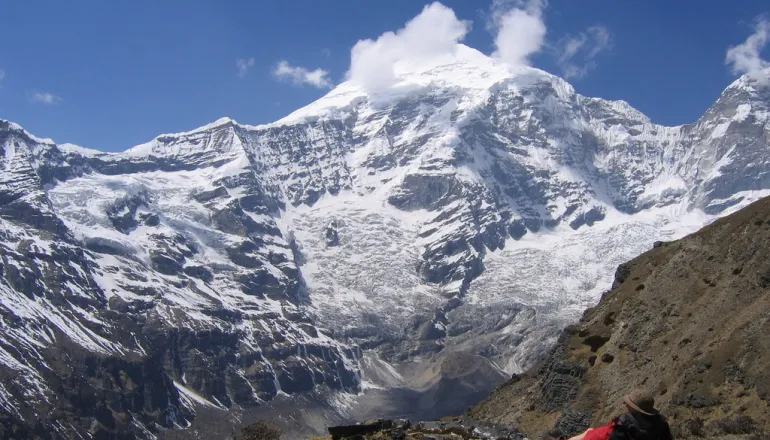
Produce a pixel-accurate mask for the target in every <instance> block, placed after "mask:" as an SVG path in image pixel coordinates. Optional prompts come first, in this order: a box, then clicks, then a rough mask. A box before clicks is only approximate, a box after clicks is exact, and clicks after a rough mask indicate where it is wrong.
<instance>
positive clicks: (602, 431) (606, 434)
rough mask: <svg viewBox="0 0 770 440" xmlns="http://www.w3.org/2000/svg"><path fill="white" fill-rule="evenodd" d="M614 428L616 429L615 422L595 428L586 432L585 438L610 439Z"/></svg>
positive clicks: (584, 439)
mask: <svg viewBox="0 0 770 440" xmlns="http://www.w3.org/2000/svg"><path fill="white" fill-rule="evenodd" d="M613 429H615V424H614V423H610V424H609V425H605V426H600V427H598V428H594V429H592V430H590V431H588V432H587V433H586V435H585V437H583V440H608V439H609V438H610V434H612V430H613Z"/></svg>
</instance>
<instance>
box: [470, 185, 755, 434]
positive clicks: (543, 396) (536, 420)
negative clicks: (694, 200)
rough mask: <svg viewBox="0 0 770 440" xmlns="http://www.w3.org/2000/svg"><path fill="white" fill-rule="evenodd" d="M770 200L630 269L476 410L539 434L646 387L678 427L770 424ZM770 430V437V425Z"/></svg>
mask: <svg viewBox="0 0 770 440" xmlns="http://www.w3.org/2000/svg"><path fill="white" fill-rule="evenodd" d="M769 248H770V199H767V198H766V199H763V200H760V201H759V202H756V203H754V204H752V205H750V206H749V207H747V208H745V209H743V210H741V211H739V212H737V213H735V214H733V215H731V216H728V217H725V218H723V219H721V220H719V221H717V222H715V223H713V224H712V225H710V226H708V227H706V228H704V229H702V230H701V231H699V232H697V233H695V234H693V235H690V236H688V237H686V238H684V239H682V240H679V241H675V242H671V243H658V244H656V247H655V248H654V249H652V250H651V251H649V252H647V253H645V254H643V255H641V256H640V257H638V258H636V259H634V260H632V261H630V262H628V263H627V264H623V265H621V266H620V267H619V268H618V271H617V274H616V281H615V285H614V288H613V289H612V290H611V291H609V292H607V293H606V294H605V295H604V296H603V298H602V300H601V302H600V303H599V304H598V305H597V306H596V307H593V308H591V309H588V310H587V311H586V312H585V314H584V315H583V318H582V319H581V320H580V322H579V323H578V324H577V325H573V326H570V327H568V328H567V329H566V330H564V332H563V333H562V334H561V336H560V338H559V341H558V343H557V344H556V346H555V347H554V348H553V350H552V351H551V353H550V355H549V356H548V357H547V359H546V360H545V361H544V362H542V363H541V364H540V365H538V366H536V367H534V368H532V369H530V370H529V371H527V372H526V373H525V374H523V375H514V376H513V378H512V379H511V380H510V381H509V383H508V384H506V385H504V386H502V387H500V388H498V389H497V390H496V391H495V392H493V393H492V395H491V396H490V397H489V398H488V399H487V400H485V401H484V402H482V403H481V404H479V405H478V406H476V407H474V408H472V409H471V410H470V411H469V412H468V415H469V416H470V417H473V418H476V419H479V420H486V421H489V422H495V423H509V424H512V425H515V426H516V427H518V428H519V429H521V430H522V432H524V433H525V434H526V435H527V437H529V438H540V437H541V436H543V435H548V436H554V437H558V436H564V435H567V436H568V435H572V434H575V433H577V432H580V431H582V430H584V429H586V428H587V427H589V426H596V425H599V424H603V423H606V422H607V421H608V420H610V418H611V417H612V416H613V415H614V414H617V413H618V411H619V409H620V408H619V405H618V402H619V401H620V399H621V397H622V396H623V395H624V394H625V393H627V392H628V391H629V390H631V389H632V388H635V387H647V388H650V389H652V390H653V391H654V392H655V398H656V402H657V406H658V407H659V408H660V409H661V410H662V412H663V413H664V414H665V415H667V416H668V417H669V418H670V420H671V422H672V427H673V430H674V432H675V433H678V437H688V436H696V437H700V436H718V435H736V434H743V435H749V434H754V435H760V433H763V432H767V430H768V428H770V411H768V406H769V405H770V381H768V380H767V372H768V371H769V370H770V339H769V338H768V337H767V335H768V333H770V259H769V258H768V256H770V249H769ZM765 437H766V435H765Z"/></svg>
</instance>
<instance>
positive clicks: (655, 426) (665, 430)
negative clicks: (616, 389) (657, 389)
mask: <svg viewBox="0 0 770 440" xmlns="http://www.w3.org/2000/svg"><path fill="white" fill-rule="evenodd" d="M623 406H624V407H625V409H626V412H625V413H624V414H621V415H619V416H617V417H615V418H614V419H612V421H611V422H610V423H609V424H608V425H605V426H602V427H599V428H593V429H592V428H589V429H588V430H586V432H584V433H582V434H578V435H576V436H574V437H572V438H570V439H569V440H673V437H672V436H671V428H670V427H669V426H668V421H667V420H666V418H665V417H663V416H662V415H661V414H660V412H659V411H658V410H657V409H655V398H653V397H652V394H651V393H650V392H649V391H647V390H641V389H637V390H634V391H633V392H632V393H631V394H628V395H626V396H623Z"/></svg>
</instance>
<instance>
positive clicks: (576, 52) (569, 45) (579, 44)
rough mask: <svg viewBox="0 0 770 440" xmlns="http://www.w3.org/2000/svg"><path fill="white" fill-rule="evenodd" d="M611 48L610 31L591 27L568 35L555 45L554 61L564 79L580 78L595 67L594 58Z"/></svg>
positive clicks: (601, 27) (602, 27)
mask: <svg viewBox="0 0 770 440" xmlns="http://www.w3.org/2000/svg"><path fill="white" fill-rule="evenodd" d="M611 47H612V38H611V37H610V31H609V30H607V28H605V27H604V26H599V25H597V26H591V27H589V28H588V29H586V30H585V32H581V33H579V34H577V35H568V36H567V37H564V38H562V40H561V41H560V42H559V43H558V44H557V45H556V61H557V63H558V64H559V67H561V69H562V74H563V75H564V78H565V79H570V78H582V77H584V76H585V75H586V74H587V73H588V72H589V71H590V70H591V69H594V68H595V67H596V61H595V58H596V56H597V55H599V54H600V53H601V52H604V51H606V50H608V49H610V48H611Z"/></svg>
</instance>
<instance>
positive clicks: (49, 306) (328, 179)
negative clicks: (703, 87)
mask: <svg viewBox="0 0 770 440" xmlns="http://www.w3.org/2000/svg"><path fill="white" fill-rule="evenodd" d="M402 80H403V82H404V84H402V85H403V86H404V87H398V88H397V90H394V91H391V92H392V93H389V94H386V95H382V96H379V95H378V96H367V95H366V94H365V93H364V92H363V91H362V90H361V89H360V88H359V87H358V86H356V85H355V84H353V83H344V84H342V85H340V86H339V87H338V88H336V89H335V90H333V91H332V92H331V93H330V94H329V95H327V96H326V97H324V98H322V99H321V100H319V101H317V102H316V103H313V104H311V105H310V106H308V107H306V108H304V109H301V110H299V111H298V112H296V113H294V114H292V115H290V116H289V117H287V118H286V119H284V120H281V121H278V122H275V123H273V124H270V125H265V126H259V127H252V126H246V125H241V124H238V123H236V122H234V121H232V120H230V119H222V120H219V121H217V122H215V123H213V124H210V125H208V126H205V127H201V128H199V129H197V130H194V131H191V132H188V133H181V134H169V135H162V136H159V137H158V138H156V139H154V140H153V141H151V142H149V143H147V144H144V145H140V146H137V147H134V148H131V149H129V150H127V151H125V152H123V153H114V154H112V153H111V154H108V153H101V152H97V151H93V150H86V149H83V148H80V147H76V146H73V145H68V144H64V145H57V144H56V143H54V142H53V141H51V140H47V139H39V138H36V137H34V136H32V135H31V134H29V133H28V132H26V131H25V130H23V129H22V128H21V127H19V126H18V125H15V124H13V123H10V122H6V121H0V258H2V266H0V270H1V271H2V274H3V279H2V282H0V315H2V320H3V325H2V326H1V327H0V406H2V407H3V408H4V409H5V410H7V413H5V412H3V415H2V416H0V417H2V419H0V422H1V423H0V425H1V426H3V429H5V430H6V431H5V432H14V433H17V434H15V435H17V436H24V435H27V434H29V435H33V434H34V435H39V436H42V437H49V438H52V436H54V435H60V436H64V437H73V436H74V437H76V436H77V435H76V433H77V434H83V435H85V434H88V435H91V436H96V437H99V436H102V437H105V438H116V437H120V436H123V435H125V436H133V435H138V436H145V437H147V436H149V435H151V434H152V433H158V432H160V431H163V430H165V429H171V428H176V427H185V426H187V425H188V424H189V423H190V422H191V421H193V420H194V418H195V415H196V414H199V413H200V411H202V408H207V410H208V409H211V408H220V409H223V410H228V411H236V410H237V411H241V410H243V411H250V410H253V409H254V408H259V409H260V410H261V408H265V407H268V406H270V405H271V404H272V402H274V401H275V400H276V399H275V398H276V396H280V397H281V398H284V397H286V396H288V397H287V398H289V399H292V398H297V399H299V398H300V397H301V396H307V395H312V396H313V398H314V399H316V401H317V402H320V403H319V405H321V406H324V405H325V407H327V408H329V409H330V411H333V412H334V413H335V415H336V416H338V417H340V418H356V417H359V416H360V417H365V416H369V415H370V414H368V413H367V411H371V412H374V413H381V412H382V406H383V405H385V406H387V405H391V403H389V402H404V403H405V404H409V405H411V404H412V403H414V402H423V401H430V402H433V403H434V404H435V405H434V406H433V407H432V408H433V410H434V411H441V410H446V411H450V412H451V411H455V410H456V409H457V408H458V407H462V406H465V405H467V404H469V403H472V401H473V400H474V399H478V398H479V396H481V395H483V394H484V393H485V392H486V390H488V389H491V388H492V387H493V386H495V385H498V384H499V383H500V382H501V381H502V380H504V379H503V378H504V377H505V376H506V373H514V372H520V371H521V369H522V368H524V367H527V366H529V365H531V364H533V363H534V362H536V361H537V360H539V359H541V358H542V357H543V356H544V355H545V353H546V352H547V350H548V349H549V347H550V346H551V345H552V343H553V342H554V341H555V338H556V335H557V334H558V330H559V329H560V328H562V326H563V325H564V324H565V323H567V322H569V321H571V320H573V319H574V318H576V317H577V316H579V314H580V313H581V312H582V310H583V309H584V308H585V307H586V306H589V305H592V304H593V303H594V302H595V301H596V300H597V299H598V298H599V296H600V294H601V292H603V291H604V290H606V289H607V288H608V287H609V286H610V284H611V283H612V281H613V279H612V270H614V268H615V267H616V266H617V265H618V264H619V263H621V262H622V261H625V260H626V259H628V258H630V257H631V256H633V255H635V254H638V253H639V252H641V251H642V250H644V249H647V248H649V247H650V246H651V245H652V243H653V242H655V241H657V240H662V239H664V240H667V241H669V240H672V239H674V238H677V237H680V236H682V235H683V234H685V233H687V232H691V231H692V230H694V229H695V228H697V227H699V226H701V225H703V224H705V223H707V222H709V221H712V220H714V219H715V218H716V217H718V216H722V215H725V214H728V213H730V212H732V211H734V210H737V209H738V208H740V207H741V206H744V205H746V204H747V203H748V202H750V201H751V200H754V199H756V198H757V197H759V196H761V195H763V194H765V193H766V192H767V191H768V190H770V177H768V176H769V175H768V173H770V155H768V154H767V146H768V142H767V139H768V131H767V130H768V128H767V127H768V124H767V121H768V118H769V117H770V116H768V103H770V92H768V90H767V89H762V88H761V87H759V86H758V85H757V84H756V83H755V82H753V81H751V80H749V79H748V78H741V79H739V80H738V81H736V82H735V83H734V84H732V85H731V86H730V87H728V88H727V89H726V90H725V92H724V94H723V95H722V96H721V97H720V99H719V100H718V101H717V103H716V104H715V105H714V106H713V107H712V108H711V109H710V110H709V111H708V112H707V113H706V115H704V117H703V118H701V119H700V120H699V121H698V122H697V123H695V124H691V125H686V126H681V127H663V126H659V125H656V124H653V123H652V122H651V121H649V120H648V119H647V118H646V117H645V116H644V115H642V114H641V113H639V112H638V111H636V110H634V109H632V108H631V107H630V106H629V105H628V104H626V103H624V102H615V101H604V100H600V99H593V98H586V97H583V96H581V95H578V94H577V93H575V91H574V89H573V88H572V87H571V86H570V85H569V84H567V83H566V82H564V81H563V80H561V79H559V78H556V77H554V76H552V75H549V74H547V73H545V72H542V71H539V70H537V69H531V68H525V69H519V70H516V71H511V70H509V68H508V67H506V66H505V65H503V64H501V63H499V62H498V61H495V60H493V59H491V58H488V57H485V56H484V55H482V54H481V53H478V52H476V51H474V50H472V49H470V48H467V47H464V46H458V48H457V53H456V55H455V57H454V59H453V60H451V61H448V62H447V63H446V64H445V65H442V66H438V67H435V66H434V67H431V68H430V69H426V70H422V71H416V72H409V73H407V74H404V76H403V78H402ZM621 275H622V274H621ZM447 359H450V361H447ZM601 359H602V358H600V361H598V362H597V364H608V365H616V364H617V363H618V361H619V360H620V359H619V358H618V357H617V356H615V361H614V362H613V363H608V361H601ZM604 359H609V358H606V357H605V358H604ZM417 361H419V362H417ZM450 367H451V368H450ZM480 371H482V372H492V371H496V372H497V373H490V374H479V373H478V372H480ZM503 371H504V372H505V373H503ZM19 377H22V378H23V380H22V381H19V380H17V378H19ZM456 378H461V379H456ZM455 380H459V383H461V384H462V386H461V387H460V388H459V389H461V390H462V392H458V393H457V394H455V395H454V396H453V398H454V399H450V400H447V399H440V398H438V397H436V396H441V395H443V394H442V393H445V392H446V389H448V384H452V383H454V382H452V381H455ZM369 385H375V387H371V386H369ZM557 385H558V386H559V387H562V386H564V387H569V386H570V385H569V383H567V382H565V381H558V382H557ZM376 387H379V389H378V390H376V393H384V394H385V396H382V400H381V401H380V403H379V405H380V406H377V405H374V404H373V405H374V406H366V405H355V404H350V402H351V400H350V399H352V398H353V395H356V394H358V393H359V392H361V391H362V390H363V389H364V388H366V389H367V390H369V391H367V393H369V392H371V390H373V389H376ZM391 391H392V393H393V394H388V393H390V392H391ZM364 394H366V393H364ZM340 396H343V397H340ZM398 396H401V397H398ZM415 396H417V397H415ZM426 396H427V397H426ZM364 397H366V396H364ZM356 398H361V396H358V397H356ZM423 398H425V399H426V400H422V399H423ZM466 399H467V400H466ZM442 405H446V406H442ZM426 407H427V405H423V404H419V403H418V404H415V405H414V406H413V408H415V409H414V411H422V410H424V409H425V408H426ZM410 408H411V407H410ZM387 409H388V411H393V412H399V408H393V407H389V408H387ZM400 415H406V416H414V417H420V416H423V415H424V414H423V413H410V414H400ZM19 433H20V434H19Z"/></svg>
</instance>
